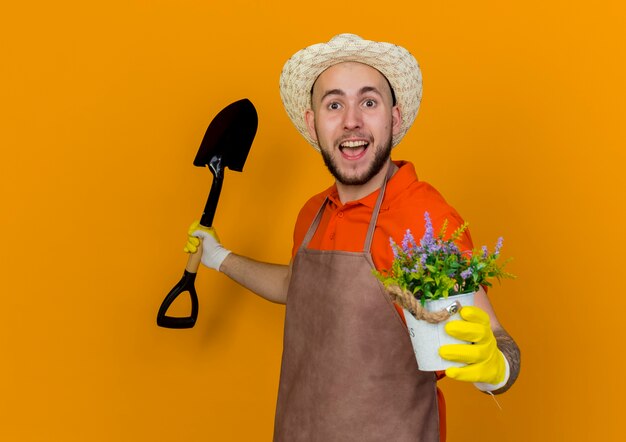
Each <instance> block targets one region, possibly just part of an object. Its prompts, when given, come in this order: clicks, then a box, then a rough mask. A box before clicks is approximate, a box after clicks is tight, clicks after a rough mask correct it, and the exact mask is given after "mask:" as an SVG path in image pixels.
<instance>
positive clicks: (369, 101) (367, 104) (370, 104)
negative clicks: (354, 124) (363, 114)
mask: <svg viewBox="0 0 626 442" xmlns="http://www.w3.org/2000/svg"><path fill="white" fill-rule="evenodd" d="M363 105H364V106H365V107H375V106H376V101H375V100H372V99H371V98H368V99H367V100H365V101H364V102H363Z"/></svg>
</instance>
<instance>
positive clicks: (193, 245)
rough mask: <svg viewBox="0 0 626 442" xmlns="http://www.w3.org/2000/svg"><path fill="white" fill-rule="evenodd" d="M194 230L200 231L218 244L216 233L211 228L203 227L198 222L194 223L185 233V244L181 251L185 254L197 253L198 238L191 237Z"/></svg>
mask: <svg viewBox="0 0 626 442" xmlns="http://www.w3.org/2000/svg"><path fill="white" fill-rule="evenodd" d="M196 230H201V231H203V232H206V233H208V234H209V235H211V236H212V237H213V238H215V240H216V241H217V242H220V239H219V238H218V237H217V232H216V231H215V229H214V228H213V227H204V226H203V225H201V224H200V221H194V222H193V223H191V226H189V230H188V231H187V243H186V244H185V248H184V249H183V251H184V252H185V253H196V252H197V251H198V246H199V245H200V238H197V237H195V236H193V232H195V231H196Z"/></svg>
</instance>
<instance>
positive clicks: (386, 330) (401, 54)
mask: <svg viewBox="0 0 626 442" xmlns="http://www.w3.org/2000/svg"><path fill="white" fill-rule="evenodd" d="M421 89H422V81H421V73H420V70H419V67H418V64H417V62H416V61H415V59H414V58H413V56H412V55H411V54H410V53H409V52H408V51H407V50H406V49H404V48H401V47H399V46H395V45H392V44H389V43H378V42H371V41H366V40H363V39H361V38H360V37H358V36H355V35H350V34H342V35H338V36H336V37H334V38H333V39H331V40H330V41H329V42H328V43H323V44H316V45H313V46H310V47H308V48H305V49H303V50H301V51H299V52H298V53H296V54H295V55H294V56H293V57H292V58H291V59H290V60H288V61H287V63H286V64H285V66H284V68H283V72H282V75H281V78H280V92H281V98H282V100H283V104H284V105H285V108H286V110H287V113H288V115H289V117H290V118H291V120H292V121H293V123H294V124H295V126H296V128H297V129H298V130H299V131H300V133H301V134H302V135H303V136H304V137H305V139H306V140H307V141H308V142H309V143H310V144H312V145H313V147H315V148H316V149H317V150H319V151H320V152H321V154H322V157H323V159H324V162H325V164H326V166H327V167H328V169H329V171H330V172H331V174H332V175H333V177H334V178H335V185H333V186H332V187H331V188H329V189H327V190H325V191H324V192H322V193H320V194H318V195H315V196H314V197H312V198H311V199H310V200H309V201H308V202H307V203H306V204H305V205H304V207H303V208H302V209H301V211H300V214H299V216H298V219H297V221H296V226H295V232H294V246H293V259H292V261H291V263H290V264H289V265H275V264H268V263H262V262H258V261H254V260H252V259H249V258H246V257H243V256H240V255H236V254H234V253H231V252H230V251H228V250H226V249H225V248H224V247H222V245H221V244H220V243H219V241H218V240H217V235H216V234H215V233H214V231H213V230H211V229H204V228H201V229H200V230H198V224H197V223H194V224H193V225H192V227H191V228H190V237H189V241H188V243H187V245H186V250H187V251H188V252H191V253H195V252H196V247H197V246H198V244H199V240H198V238H197V237H199V238H201V239H202V240H203V250H202V263H203V264H205V265H206V266H207V267H210V268H213V269H216V270H219V271H221V272H223V273H225V274H226V275H228V276H229V277H231V278H232V279H233V280H235V281H237V282H238V283H240V284H241V285H243V286H244V287H246V288H248V289H250V290H251V291H253V292H255V293H257V294H259V295H260V296H262V297H263V298H266V299H268V300H270V301H273V302H278V303H282V304H287V310H286V319H285V336H284V348H283V360H282V368H281V376H280V387H279V392H278V404H277V409H276V421H275V430H274V431H275V432H274V440H275V441H324V442H327V441H347V440H355V441H415V440H423V441H436V440H440V439H442V440H443V439H444V438H445V421H444V417H445V416H444V414H443V413H444V411H445V410H444V406H443V401H442V399H443V397H442V396H441V394H440V392H439V391H438V389H437V388H436V380H437V375H436V373H433V372H422V371H419V370H418V366H417V363H416V361H415V356H414V354H413V350H412V347H411V343H410V339H409V336H408V333H407V329H406V326H405V325H404V323H403V318H402V316H401V314H399V312H398V311H397V310H396V309H394V306H393V304H392V303H391V301H390V299H389V296H388V295H387V294H386V293H385V291H384V290H383V288H382V286H381V284H380V283H379V282H378V281H377V279H376V278H375V276H373V274H372V266H375V267H376V268H377V269H388V268H390V267H391V262H392V259H393V255H392V250H391V247H390V245H389V238H390V237H391V238H393V239H394V240H395V241H396V242H399V241H400V240H401V239H402V238H403V236H404V234H405V232H406V230H407V229H410V230H411V232H413V234H414V235H415V237H416V238H420V237H421V236H422V234H423V232H424V212H425V211H428V212H429V214H430V217H431V219H432V221H433V224H434V225H435V228H436V229H438V227H439V226H440V225H441V224H442V223H443V221H444V220H445V219H447V220H448V223H449V224H448V232H452V231H454V230H455V229H456V228H457V227H458V226H460V225H461V224H462V220H461V218H460V216H459V215H458V214H457V212H456V211H455V210H454V209H453V208H452V207H450V206H449V205H448V204H447V203H446V202H445V200H444V199H443V198H442V197H441V195H440V194H439V193H438V192H437V191H436V190H435V189H434V188H433V187H431V186H430V185H428V184H426V183H424V182H422V181H419V180H418V179H417V176H416V174H415V169H414V167H413V165H412V164H411V163H409V162H404V161H391V159H390V153H391V150H392V148H393V147H394V146H396V145H397V144H398V143H399V142H400V141H401V140H402V138H403V137H404V135H405V133H406V131H407V130H408V129H409V128H410V127H411V125H412V123H413V121H414V119H415V116H416V114H417V110H418V107H419V103H420V99H421ZM460 242H461V247H462V249H464V250H471V249H472V243H471V239H470V236H469V234H468V233H466V234H465V235H464V236H463V237H462V238H461V241H460ZM475 304H476V306H477V307H478V308H472V307H464V308H463V309H462V310H461V314H462V316H463V318H464V320H463V321H455V322H453V324H454V326H453V327H452V329H450V330H449V333H450V334H454V335H456V336H457V337H460V338H463V339H464V340H468V341H474V342H475V344H474V345H469V344H468V345H461V346H460V348H461V349H460V350H459V349H458V347H459V346H457V347H456V348H452V347H448V348H443V349H442V350H441V353H442V356H443V357H445V358H447V359H451V360H457V361H460V362H467V363H468V365H467V366H465V367H462V368H451V369H448V370H446V375H448V376H449V377H451V378H455V379H458V380H462V381H468V382H474V383H476V386H477V387H478V388H480V389H481V390H483V391H493V392H494V393H501V392H504V391H506V390H507V389H508V388H509V387H510V386H511V385H512V384H513V382H514V381H515V379H516V378H517V374H518V372H519V361H520V357H519V350H518V348H517V346H516V345H515V342H514V341H513V340H512V339H511V337H510V336H509V335H508V334H507V333H506V332H505V331H504V329H503V328H502V327H501V326H500V324H499V323H498V320H497V318H496V316H495V314H494V311H493V309H492V307H491V304H490V302H489V300H488V298H487V295H486V293H485V292H484V291H483V290H480V291H479V292H478V293H477V295H476V298H475ZM496 344H497V345H496Z"/></svg>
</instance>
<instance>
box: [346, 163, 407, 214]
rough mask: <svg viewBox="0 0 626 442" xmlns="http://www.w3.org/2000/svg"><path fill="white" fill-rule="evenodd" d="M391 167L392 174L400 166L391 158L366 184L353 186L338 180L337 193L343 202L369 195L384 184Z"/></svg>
mask: <svg viewBox="0 0 626 442" xmlns="http://www.w3.org/2000/svg"><path fill="white" fill-rule="evenodd" d="M389 168H391V169H392V175H393V174H394V173H396V170H398V166H396V165H395V164H394V163H393V162H392V161H391V158H390V159H389V160H388V161H387V163H385V165H384V166H383V167H382V168H381V169H380V171H379V172H378V173H377V174H376V175H374V176H373V177H372V179H371V180H369V181H368V182H367V183H365V184H361V185H358V186H353V185H347V184H341V183H340V182H338V181H336V182H335V183H336V185H337V193H338V194H339V200H340V201H341V203H342V204H346V203H348V202H350V201H356V200H360V199H361V198H363V197H364V196H367V195H369V194H370V193H372V192H374V191H376V190H377V189H379V188H380V187H381V186H382V185H383V181H385V175H387V171H388V170H389Z"/></svg>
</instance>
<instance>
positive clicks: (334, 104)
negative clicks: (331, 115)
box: [328, 101, 341, 110]
mask: <svg viewBox="0 0 626 442" xmlns="http://www.w3.org/2000/svg"><path fill="white" fill-rule="evenodd" d="M340 107H341V105H340V104H339V103H337V102H336V101H332V102H331V103H329V104H328V109H330V110H337V109H339V108H340Z"/></svg>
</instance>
